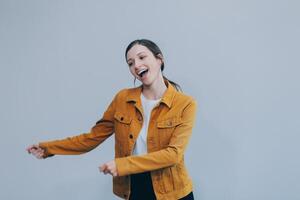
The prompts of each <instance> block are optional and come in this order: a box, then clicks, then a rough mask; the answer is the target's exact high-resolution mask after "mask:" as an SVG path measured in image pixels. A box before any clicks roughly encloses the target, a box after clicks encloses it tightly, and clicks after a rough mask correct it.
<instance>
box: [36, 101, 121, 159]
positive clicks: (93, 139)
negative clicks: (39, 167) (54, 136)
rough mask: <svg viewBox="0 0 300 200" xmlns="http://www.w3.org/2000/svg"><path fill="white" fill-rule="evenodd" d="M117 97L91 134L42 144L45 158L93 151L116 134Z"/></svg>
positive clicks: (40, 144)
mask: <svg viewBox="0 0 300 200" xmlns="http://www.w3.org/2000/svg"><path fill="white" fill-rule="evenodd" d="M115 104H116V97H115V98H114V100H113V101H112V102H111V103H110V105H109V106H108V108H107V110H106V111H105V112H104V114H103V116H102V118H101V119H100V120H99V121H98V122H96V124H95V125H94V126H93V127H92V128H91V130H90V132H89V133H83V134H80V135H77V136H73V137H67V138H65V139H61V140H53V141H46V142H40V143H39V146H40V147H41V148H43V149H44V150H45V154H44V158H47V157H50V156H53V155H78V154H82V153H86V152H88V151H91V150H92V149H94V148H96V147H97V146H98V145H100V144H101V143H102V142H103V141H104V140H106V139H107V138H108V137H109V136H111V135H112V134H113V132H114V121H113V117H114V112H115Z"/></svg>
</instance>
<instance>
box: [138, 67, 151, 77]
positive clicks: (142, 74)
mask: <svg viewBox="0 0 300 200" xmlns="http://www.w3.org/2000/svg"><path fill="white" fill-rule="evenodd" d="M148 71H149V70H148V69H143V70H141V71H140V72H139V73H138V75H139V77H141V78H143V76H144V75H145V74H146V73H147V72H148Z"/></svg>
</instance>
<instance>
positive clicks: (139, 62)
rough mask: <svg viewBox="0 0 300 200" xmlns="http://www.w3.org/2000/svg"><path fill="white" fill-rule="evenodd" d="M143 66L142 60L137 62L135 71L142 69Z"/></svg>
mask: <svg viewBox="0 0 300 200" xmlns="http://www.w3.org/2000/svg"><path fill="white" fill-rule="evenodd" d="M142 65H143V62H142V61H141V60H135V63H134V69H135V70H138V69H139V68H141V66H142Z"/></svg>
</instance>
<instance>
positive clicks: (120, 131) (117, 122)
mask: <svg viewBox="0 0 300 200" xmlns="http://www.w3.org/2000/svg"><path fill="white" fill-rule="evenodd" d="M131 121H132V118H131V117H130V116H128V115H126V114H124V113H120V112H116V113H115V115H114V126H115V127H114V128H115V153H116V157H119V156H121V155H122V154H123V153H124V152H125V149H124V148H127V146H128V135H129V133H130V125H131ZM122 152H123V153H122Z"/></svg>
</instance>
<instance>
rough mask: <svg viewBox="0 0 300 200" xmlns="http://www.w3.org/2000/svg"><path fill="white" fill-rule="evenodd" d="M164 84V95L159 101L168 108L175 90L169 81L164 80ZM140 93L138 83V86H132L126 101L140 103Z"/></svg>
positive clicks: (140, 87)
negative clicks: (165, 87)
mask: <svg viewBox="0 0 300 200" xmlns="http://www.w3.org/2000/svg"><path fill="white" fill-rule="evenodd" d="M165 84H166V86H167V89H166V91H165V93H164V95H163V96H162V98H161V101H160V103H164V104H166V105H167V106H168V107H169V108H171V106H172V102H173V99H174V96H175V94H176V92H177V91H176V89H175V88H174V87H173V86H172V84H170V82H169V81H167V80H165ZM141 93H142V85H140V86H139V87H136V88H133V89H132V91H131V92H130V93H129V94H128V96H127V100H126V102H134V103H137V102H138V103H140V101H141V100H140V97H141Z"/></svg>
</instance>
